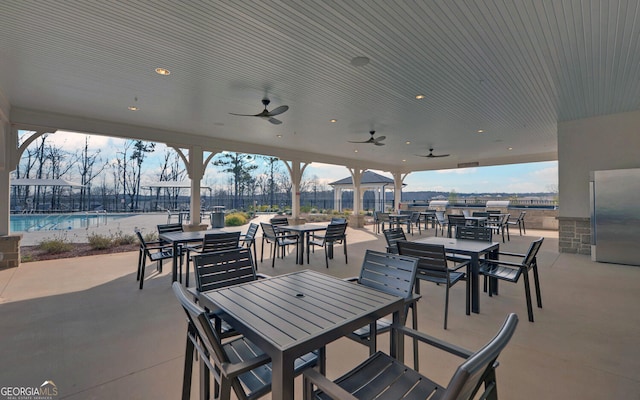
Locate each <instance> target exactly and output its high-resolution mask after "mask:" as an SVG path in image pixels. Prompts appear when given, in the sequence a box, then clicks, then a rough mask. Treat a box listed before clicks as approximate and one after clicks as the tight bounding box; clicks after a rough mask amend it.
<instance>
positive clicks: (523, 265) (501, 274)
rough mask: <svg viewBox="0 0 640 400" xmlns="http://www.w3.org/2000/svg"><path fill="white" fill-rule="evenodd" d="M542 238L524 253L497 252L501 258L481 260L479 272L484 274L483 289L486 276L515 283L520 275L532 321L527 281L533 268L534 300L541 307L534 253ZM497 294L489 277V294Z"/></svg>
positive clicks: (529, 286) (529, 291)
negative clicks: (507, 258) (506, 258)
mask: <svg viewBox="0 0 640 400" xmlns="http://www.w3.org/2000/svg"><path fill="white" fill-rule="evenodd" d="M543 240H544V238H543V237H541V238H539V239H538V240H534V241H533V242H532V243H531V245H530V246H529V250H528V251H527V252H526V253H525V254H520V253H509V252H503V251H501V252H499V253H498V254H499V256H500V258H501V259H499V260H489V259H485V260H482V263H481V264H480V271H479V272H480V274H482V275H484V276H485V291H486V289H487V278H495V279H500V280H503V281H508V282H513V283H517V282H518V280H519V279H520V277H522V278H523V280H524V292H525V297H526V299H527V314H528V315H529V321H531V322H533V306H532V304H531V284H530V283H529V270H533V281H534V285H535V290H536V300H537V304H538V308H542V296H541V294H540V278H539V276H538V261H537V259H536V255H537V254H538V251H539V250H540V247H541V246H542V242H543ZM503 257H509V258H512V259H515V260H517V261H516V262H513V261H508V260H505V259H504V258H503ZM494 294H497V290H496V288H495V287H492V285H491V279H489V296H492V295H494Z"/></svg>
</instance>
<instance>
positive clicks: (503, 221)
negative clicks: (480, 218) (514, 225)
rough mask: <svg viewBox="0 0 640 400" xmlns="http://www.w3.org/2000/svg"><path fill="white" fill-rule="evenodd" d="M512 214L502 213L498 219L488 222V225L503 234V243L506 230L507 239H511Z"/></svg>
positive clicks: (497, 232)
mask: <svg viewBox="0 0 640 400" xmlns="http://www.w3.org/2000/svg"><path fill="white" fill-rule="evenodd" d="M510 216H511V214H502V215H500V216H499V217H498V219H497V220H494V221H492V222H489V223H487V225H486V226H487V227H489V228H491V229H493V231H494V232H495V233H496V234H502V243H505V241H504V232H505V231H506V232H507V240H511V237H510V236H509V217H510Z"/></svg>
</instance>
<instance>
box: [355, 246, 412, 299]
mask: <svg viewBox="0 0 640 400" xmlns="http://www.w3.org/2000/svg"><path fill="white" fill-rule="evenodd" d="M417 263H418V260H416V259H415V258H413V257H403V256H401V255H398V254H389V253H381V252H379V251H373V250H367V252H366V253H365V255H364V260H363V262H362V269H361V270H360V276H359V277H358V283H360V284H361V285H365V286H368V287H371V288H374V289H377V290H380V291H382V292H385V293H388V294H392V295H395V296H400V297H403V298H408V297H410V296H412V293H413V285H414V283H415V280H416V269H417Z"/></svg>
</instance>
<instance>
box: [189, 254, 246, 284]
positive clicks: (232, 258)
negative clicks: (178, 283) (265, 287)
mask: <svg viewBox="0 0 640 400" xmlns="http://www.w3.org/2000/svg"><path fill="white" fill-rule="evenodd" d="M193 264H194V265H195V267H194V270H195V275H196V283H197V289H198V291H199V292H207V291H209V290H215V289H220V288H223V287H227V286H231V285H236V284H239V283H244V282H251V281H255V280H256V279H257V277H256V270H255V268H254V266H253V258H252V257H251V251H250V250H249V249H247V248H239V249H234V250H225V251H217V252H215V253H204V254H200V255H197V256H195V257H193Z"/></svg>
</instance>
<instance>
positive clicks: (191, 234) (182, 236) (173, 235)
mask: <svg viewBox="0 0 640 400" xmlns="http://www.w3.org/2000/svg"><path fill="white" fill-rule="evenodd" d="M221 232H224V231H222V230H220V229H209V230H206V231H184V232H183V231H176V232H166V233H161V234H160V236H159V238H160V240H161V241H165V242H167V243H171V245H172V246H173V267H172V270H171V271H172V278H171V282H172V283H173V282H175V281H177V280H178V256H179V254H180V252H179V248H180V245H181V244H186V243H196V242H202V240H203V239H204V235H206V234H208V233H221Z"/></svg>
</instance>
